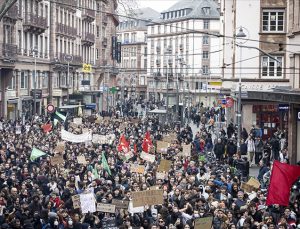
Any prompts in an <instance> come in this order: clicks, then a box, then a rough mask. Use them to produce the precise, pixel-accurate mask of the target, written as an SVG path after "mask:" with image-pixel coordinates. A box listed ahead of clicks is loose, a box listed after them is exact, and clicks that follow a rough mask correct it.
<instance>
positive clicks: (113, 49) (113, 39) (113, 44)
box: [111, 36, 117, 60]
mask: <svg viewBox="0 0 300 229" xmlns="http://www.w3.org/2000/svg"><path fill="white" fill-rule="evenodd" d="M111 57H112V59H113V60H117V37H116V36H112V37H111Z"/></svg>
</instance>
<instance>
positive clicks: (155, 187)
mask: <svg viewBox="0 0 300 229" xmlns="http://www.w3.org/2000/svg"><path fill="white" fill-rule="evenodd" d="M158 189H159V186H158V185H156V186H151V187H150V190H158Z"/></svg>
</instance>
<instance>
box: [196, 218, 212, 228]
mask: <svg viewBox="0 0 300 229" xmlns="http://www.w3.org/2000/svg"><path fill="white" fill-rule="evenodd" d="M212 220H213V217H206V218H197V219H196V220H195V229H211V224H212Z"/></svg>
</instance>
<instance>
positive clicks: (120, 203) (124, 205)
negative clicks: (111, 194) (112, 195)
mask: <svg viewBox="0 0 300 229" xmlns="http://www.w3.org/2000/svg"><path fill="white" fill-rule="evenodd" d="M111 203H112V204H113V205H115V206H116V208H117V209H128V206H129V200H118V199H112V202H111Z"/></svg>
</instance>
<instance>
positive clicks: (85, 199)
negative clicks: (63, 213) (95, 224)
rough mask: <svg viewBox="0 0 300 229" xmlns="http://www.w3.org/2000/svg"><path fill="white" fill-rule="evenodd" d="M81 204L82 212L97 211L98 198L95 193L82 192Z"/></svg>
mask: <svg viewBox="0 0 300 229" xmlns="http://www.w3.org/2000/svg"><path fill="white" fill-rule="evenodd" d="M80 205H81V211H82V213H83V214H84V213H88V212H91V213H93V212H95V211H96V200H95V197H94V193H87V194H80Z"/></svg>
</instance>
